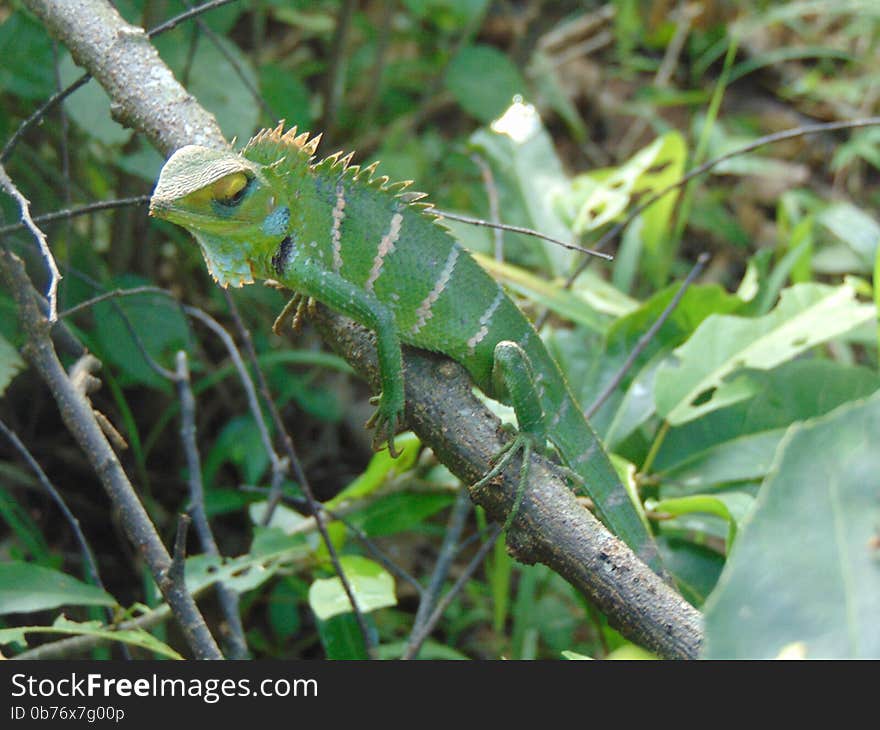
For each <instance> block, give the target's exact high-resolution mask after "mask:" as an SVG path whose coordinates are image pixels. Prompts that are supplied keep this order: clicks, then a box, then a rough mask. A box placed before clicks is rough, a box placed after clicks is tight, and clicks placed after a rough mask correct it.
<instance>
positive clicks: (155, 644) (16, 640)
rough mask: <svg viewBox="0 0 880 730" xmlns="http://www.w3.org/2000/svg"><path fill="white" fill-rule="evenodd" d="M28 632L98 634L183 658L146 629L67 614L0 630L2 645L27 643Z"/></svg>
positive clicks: (170, 657) (22, 644)
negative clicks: (42, 623) (43, 622)
mask: <svg viewBox="0 0 880 730" xmlns="http://www.w3.org/2000/svg"><path fill="white" fill-rule="evenodd" d="M25 634H66V635H73V636H97V637H101V638H103V639H108V640H110V641H119V642H121V643H123V644H130V645H131V646H139V647H141V648H142V649H147V650H148V651H152V652H155V653H156V654H159V655H160V656H166V657H168V658H169V659H183V657H182V656H181V655H180V654H178V653H177V652H176V651H174V649H172V648H171V647H170V646H168V645H167V644H165V643H163V642H161V641H159V639H157V638H156V637H155V636H153V635H151V634H149V633H148V632H146V631H144V630H143V629H116V628H113V627H111V626H105V625H104V624H102V623H101V622H100V621H85V622H82V623H79V622H76V621H70V620H68V619H66V618H65V617H64V616H59V617H58V618H57V619H55V622H54V623H53V624H52V626H19V627H16V628H13V629H0V645H2V644H19V645H21V646H27V640H26V639H25Z"/></svg>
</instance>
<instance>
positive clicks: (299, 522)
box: [248, 501, 311, 535]
mask: <svg viewBox="0 0 880 730" xmlns="http://www.w3.org/2000/svg"><path fill="white" fill-rule="evenodd" d="M267 505H268V503H267V502H265V501H262V502H254V503H253V504H251V505H249V506H248V515H249V516H250V518H251V522H252V523H253V524H254V525H262V524H263V517H264V515H265V514H266V507H267ZM310 522H311V518H309V517H306V516H304V515H301V514H300V513H299V512H296V511H295V510H292V509H290V507H287V506H286V505H283V504H278V505H276V506H275V509H274V510H273V511H272V519H271V520H270V521H269V524H268V525H266V527H268V528H271V529H278V530H281V531H282V532H284V534H285V535H292V534H295V533H298V532H299V531H300V530H301V529H302V528H303V526H304V525H305V524H306V523H310Z"/></svg>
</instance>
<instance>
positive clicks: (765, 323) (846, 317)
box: [654, 284, 876, 425]
mask: <svg viewBox="0 0 880 730" xmlns="http://www.w3.org/2000/svg"><path fill="white" fill-rule="evenodd" d="M875 311H876V310H875V308H874V306H873V305H869V304H861V303H859V302H858V301H856V299H855V291H854V289H853V288H852V286H850V285H849V284H844V285H842V286H839V287H830V286H825V285H822V284H798V285H796V286H793V287H791V288H789V289H787V290H785V291H784V292H783V293H782V298H781V299H780V302H779V304H778V305H777V306H776V308H775V309H774V310H773V311H772V312H770V314H767V315H766V316H764V317H758V318H753V319H749V318H745V317H736V316H728V315H712V316H711V317H709V318H708V319H706V320H705V321H704V322H703V323H702V324H701V325H700V327H699V328H698V329H697V331H696V332H695V333H694V334H693V336H692V337H691V338H690V339H689V340H688V341H687V342H686V343H685V344H684V345H682V346H681V347H679V348H678V349H677V350H676V351H675V356H676V360H677V362H676V364H667V365H664V366H662V367H661V368H660V370H659V371H658V372H657V378H656V381H655V388H654V394H655V400H656V403H657V412H658V413H659V414H660V415H662V416H664V417H665V418H666V420H668V421H669V422H670V423H671V424H673V425H677V424H681V423H685V422H687V421H691V420H693V419H695V418H697V417H699V416H701V415H704V414H706V413H709V412H711V411H714V410H716V409H718V408H721V407H722V406H725V405H730V404H732V403H735V402H737V401H738V400H742V399H744V398H747V397H749V396H750V395H752V394H753V392H754V391H753V389H752V388H751V386H750V385H749V383H748V381H744V380H743V379H737V380H736V381H733V382H732V383H725V382H724V379H725V378H726V377H727V376H728V375H730V374H731V373H733V372H735V371H737V370H740V369H743V368H756V369H761V370H768V369H770V368H773V367H775V366H777V365H779V364H780V363H783V362H785V361H787V360H790V359H792V358H793V357H795V356H796V355H798V354H800V353H801V352H804V351H805V350H807V349H809V348H811V347H813V346H815V345H817V344H819V343H822V342H826V341H828V340H830V339H832V338H834V337H837V336H839V335H841V334H843V333H845V332H847V331H849V330H850V329H852V328H854V327H856V326H857V325H860V324H863V323H864V322H867V321H869V320H870V319H871V318H872V317H874V316H875Z"/></svg>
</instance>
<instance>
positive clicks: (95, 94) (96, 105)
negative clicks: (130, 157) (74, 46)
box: [58, 53, 134, 145]
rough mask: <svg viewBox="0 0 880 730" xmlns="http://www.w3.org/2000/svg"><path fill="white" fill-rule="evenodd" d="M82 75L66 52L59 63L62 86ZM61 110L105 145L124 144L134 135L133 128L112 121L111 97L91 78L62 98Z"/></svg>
mask: <svg viewBox="0 0 880 730" xmlns="http://www.w3.org/2000/svg"><path fill="white" fill-rule="evenodd" d="M82 75H83V70H82V69H81V68H80V67H79V66H77V65H76V64H75V63H74V62H73V59H72V58H71V57H70V54H69V53H65V54H64V55H63V56H62V57H61V62H60V63H59V64H58V76H59V77H60V79H61V83H62V85H63V86H67V85H69V84H72V83H73V82H74V81H76V80H77V79H78V78H79V77H80V76H82ZM64 109H65V111H66V112H67V113H68V114H69V115H70V118H71V119H72V120H73V121H74V123H75V124H76V125H77V126H78V127H79V128H80V129H81V130H82V131H83V132H85V133H86V134H87V135H89V136H90V137H92V138H93V139H96V140H98V141H99V142H102V143H104V144H106V145H122V144H125V143H126V142H128V140H129V139H130V138H131V135H132V134H134V132H133V130H131V129H127V128H125V127H123V126H122V125H121V124H119V123H118V122H116V121H114V119H113V117H112V116H111V114H110V97H109V96H107V92H106V91H104V89H103V88H101V85H100V84H99V83H98V82H97V81H95V80H94V79H92V80H91V81H89V82H88V83H86V84H85V86H83V87H81V88H80V89H79V90H78V91H77V92H76V93H75V94H72V95H71V96H69V97H68V98H67V99H65V101H64Z"/></svg>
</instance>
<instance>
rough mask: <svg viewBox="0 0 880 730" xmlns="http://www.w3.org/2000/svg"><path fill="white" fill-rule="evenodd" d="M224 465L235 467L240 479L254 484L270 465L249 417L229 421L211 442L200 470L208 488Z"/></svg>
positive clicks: (251, 418) (258, 432) (237, 417)
mask: <svg viewBox="0 0 880 730" xmlns="http://www.w3.org/2000/svg"><path fill="white" fill-rule="evenodd" d="M224 464H234V465H235V466H236V467H238V469H240V470H241V475H242V479H243V480H244V481H245V482H246V483H248V484H256V483H257V482H258V481H259V480H260V477H261V476H262V475H263V473H264V472H265V471H266V469H267V467H268V466H269V455H268V454H267V453H266V449H265V447H264V445H263V439H262V436H261V435H260V429H259V428H258V426H257V423H256V421H254V419H253V417H252V416H251V415H250V414H248V415H243V416H236V417H235V418H233V419H232V420H230V421H229V423H227V424H226V425H225V426H224V427H223V430H222V431H221V432H220V435H219V436H217V439H216V441H214V445H213V446H212V447H211V450H210V451H209V452H208V455H207V457H206V458H205V465H204V468H203V473H204V481H205V484H206V485H208V487H210V486H211V485H213V484H214V482H215V480H216V479H217V473H218V471H219V470H220V467H222V466H223V465H224Z"/></svg>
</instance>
